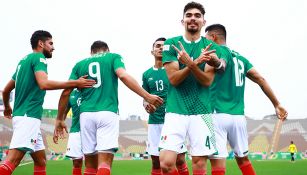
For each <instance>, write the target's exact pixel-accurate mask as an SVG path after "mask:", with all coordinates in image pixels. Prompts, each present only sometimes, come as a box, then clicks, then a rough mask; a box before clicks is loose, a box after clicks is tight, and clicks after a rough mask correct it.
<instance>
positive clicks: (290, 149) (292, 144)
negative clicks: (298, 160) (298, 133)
mask: <svg viewBox="0 0 307 175" xmlns="http://www.w3.org/2000/svg"><path fill="white" fill-rule="evenodd" d="M290 143H291V144H290V145H289V148H288V150H289V152H290V154H291V162H294V160H295V159H294V154H295V153H296V152H297V149H296V146H295V144H294V142H293V141H291V142H290Z"/></svg>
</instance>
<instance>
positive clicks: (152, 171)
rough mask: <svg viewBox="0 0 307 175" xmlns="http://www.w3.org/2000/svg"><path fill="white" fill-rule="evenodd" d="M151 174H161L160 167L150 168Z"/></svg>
mask: <svg viewBox="0 0 307 175" xmlns="http://www.w3.org/2000/svg"><path fill="white" fill-rule="evenodd" d="M151 175H162V171H161V169H151Z"/></svg>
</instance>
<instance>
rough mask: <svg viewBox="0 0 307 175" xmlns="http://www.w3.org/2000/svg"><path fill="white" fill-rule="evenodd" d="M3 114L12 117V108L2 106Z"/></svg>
mask: <svg viewBox="0 0 307 175" xmlns="http://www.w3.org/2000/svg"><path fill="white" fill-rule="evenodd" d="M3 114H4V117H5V118H8V119H12V108H11V106H8V107H4V110H3Z"/></svg>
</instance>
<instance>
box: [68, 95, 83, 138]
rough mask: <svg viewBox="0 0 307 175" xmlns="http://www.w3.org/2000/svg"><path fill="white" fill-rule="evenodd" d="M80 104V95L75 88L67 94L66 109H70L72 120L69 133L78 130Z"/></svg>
mask: <svg viewBox="0 0 307 175" xmlns="http://www.w3.org/2000/svg"><path fill="white" fill-rule="evenodd" d="M80 104H81V96H80V92H79V91H78V90H77V89H74V90H73V91H72V92H71V94H70V96H69V103H68V109H70V108H71V110H72V121H71V127H70V133H74V132H80Z"/></svg>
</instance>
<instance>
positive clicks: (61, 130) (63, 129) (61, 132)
mask: <svg viewBox="0 0 307 175" xmlns="http://www.w3.org/2000/svg"><path fill="white" fill-rule="evenodd" d="M65 133H66V134H67V133H68V132H67V126H66V124H65V121H64V120H58V119H56V120H55V128H54V134H53V137H56V139H58V138H60V139H65Z"/></svg>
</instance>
